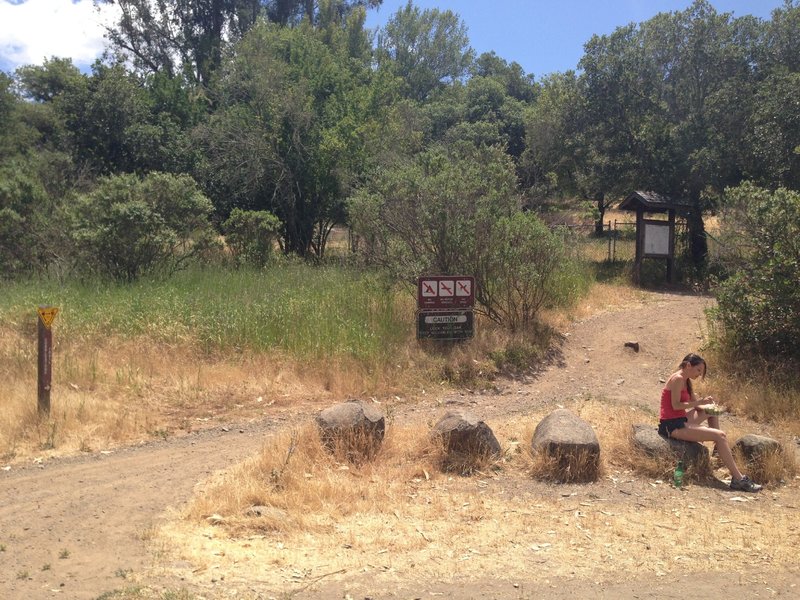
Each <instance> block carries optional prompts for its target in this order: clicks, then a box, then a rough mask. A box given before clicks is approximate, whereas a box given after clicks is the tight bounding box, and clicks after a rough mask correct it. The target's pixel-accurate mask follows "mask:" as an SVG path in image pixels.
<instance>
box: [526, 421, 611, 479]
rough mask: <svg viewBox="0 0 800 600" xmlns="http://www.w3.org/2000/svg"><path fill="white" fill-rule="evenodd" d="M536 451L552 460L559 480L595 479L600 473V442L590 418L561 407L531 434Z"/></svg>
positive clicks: (533, 447)
mask: <svg viewBox="0 0 800 600" xmlns="http://www.w3.org/2000/svg"><path fill="white" fill-rule="evenodd" d="M531 447H532V449H533V452H534V454H535V455H540V456H543V457H545V458H546V459H547V460H549V462H550V464H551V465H552V466H553V468H552V469H549V470H548V471H549V474H550V475H552V476H553V477H554V478H555V479H556V480H558V481H595V480H597V478H598V477H599V474H600V442H599V441H598V440H597V435H596V434H595V432H594V429H592V427H591V425H589V424H588V423H587V422H586V421H584V420H583V419H581V418H580V417H579V416H577V415H574V414H573V413H571V412H570V411H568V410H566V409H563V408H560V409H558V410H554V411H553V412H552V413H550V414H549V415H547V416H546V417H545V418H544V419H542V420H541V421H540V422H539V424H538V425H537V426H536V429H535V430H534V432H533V437H532V438H531Z"/></svg>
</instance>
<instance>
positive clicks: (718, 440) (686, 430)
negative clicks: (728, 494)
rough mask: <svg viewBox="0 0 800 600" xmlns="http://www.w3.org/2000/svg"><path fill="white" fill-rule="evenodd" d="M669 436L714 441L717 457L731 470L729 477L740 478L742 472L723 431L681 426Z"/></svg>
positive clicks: (689, 440)
mask: <svg viewBox="0 0 800 600" xmlns="http://www.w3.org/2000/svg"><path fill="white" fill-rule="evenodd" d="M670 437H672V438H674V439H676V440H683V441H684V442H714V443H715V444H716V446H717V453H718V454H719V458H720V460H721V461H722V464H724V465H725V466H726V467H727V468H728V471H730V472H731V477H733V478H734V479H735V480H739V479H741V478H742V472H741V471H740V470H739V467H737V466H736V461H735V460H733V453H732V452H731V448H730V446H728V438H727V436H726V435H725V432H724V431H722V430H720V429H712V428H711V427H682V428H681V429H676V430H674V431H673V432H672V435H671V436H670Z"/></svg>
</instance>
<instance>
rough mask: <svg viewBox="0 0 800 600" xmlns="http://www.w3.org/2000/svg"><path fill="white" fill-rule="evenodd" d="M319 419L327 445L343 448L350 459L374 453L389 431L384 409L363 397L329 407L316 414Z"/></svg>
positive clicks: (322, 437) (321, 435)
mask: <svg viewBox="0 0 800 600" xmlns="http://www.w3.org/2000/svg"><path fill="white" fill-rule="evenodd" d="M316 421H317V426H318V427H319V430H320V437H321V439H322V442H323V443H324V444H325V445H326V446H327V447H328V449H330V450H336V449H341V450H343V451H344V452H345V454H346V455H347V457H348V458H350V459H357V458H369V457H370V456H372V455H374V454H375V453H376V452H377V451H378V450H379V449H380V446H381V444H382V442H383V436H384V434H385V433H386V418H385V417H384V416H383V413H382V412H381V411H380V410H378V409H377V408H376V407H375V406H373V405H371V404H367V403H364V402H361V401H360V400H350V401H348V402H342V403H341V404H335V405H334V406H331V407H329V408H326V409H325V410H323V411H322V412H320V413H319V415H317V419H316Z"/></svg>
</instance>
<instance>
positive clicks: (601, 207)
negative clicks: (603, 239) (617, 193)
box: [594, 192, 606, 235]
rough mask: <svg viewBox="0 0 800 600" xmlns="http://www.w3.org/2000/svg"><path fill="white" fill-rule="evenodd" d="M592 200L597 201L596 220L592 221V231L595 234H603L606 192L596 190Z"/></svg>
mask: <svg viewBox="0 0 800 600" xmlns="http://www.w3.org/2000/svg"><path fill="white" fill-rule="evenodd" d="M594 200H595V202H597V213H598V217H597V221H595V223H594V232H595V233H596V234H597V235H603V231H604V229H603V219H604V218H605V215H606V194H605V192H597V193H596V194H595V195H594Z"/></svg>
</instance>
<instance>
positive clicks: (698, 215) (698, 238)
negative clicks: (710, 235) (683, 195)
mask: <svg viewBox="0 0 800 600" xmlns="http://www.w3.org/2000/svg"><path fill="white" fill-rule="evenodd" d="M687 226H688V230H689V231H688V233H689V252H690V254H691V257H692V265H693V266H694V267H695V268H696V269H701V268H703V266H705V263H706V257H707V256H708V239H707V238H706V228H705V224H704V223H703V211H702V209H701V207H700V198H699V195H698V196H697V197H694V195H693V197H692V208H691V211H690V212H689V215H688V218H687Z"/></svg>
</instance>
